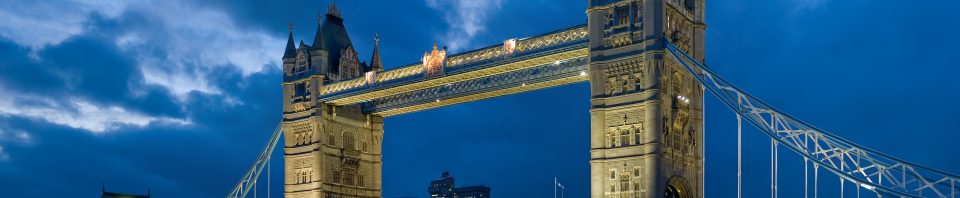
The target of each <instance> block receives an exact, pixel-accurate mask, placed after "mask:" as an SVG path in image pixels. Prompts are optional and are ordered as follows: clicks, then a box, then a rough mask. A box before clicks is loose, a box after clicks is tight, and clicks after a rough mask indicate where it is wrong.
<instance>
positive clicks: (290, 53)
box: [283, 20, 297, 61]
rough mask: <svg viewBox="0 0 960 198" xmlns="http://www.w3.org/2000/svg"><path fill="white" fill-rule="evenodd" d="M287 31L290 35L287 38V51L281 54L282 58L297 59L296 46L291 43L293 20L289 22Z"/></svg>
mask: <svg viewBox="0 0 960 198" xmlns="http://www.w3.org/2000/svg"><path fill="white" fill-rule="evenodd" d="M289 30H290V35H289V36H288V37H287V50H286V51H284V52H283V58H295V57H297V46H295V44H294V43H293V20H290V27H289ZM284 61H286V60H284Z"/></svg>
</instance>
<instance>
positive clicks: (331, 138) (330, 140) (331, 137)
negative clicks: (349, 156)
mask: <svg viewBox="0 0 960 198" xmlns="http://www.w3.org/2000/svg"><path fill="white" fill-rule="evenodd" d="M327 144H329V145H330V146H334V147H335V146H337V136H335V135H333V133H330V134H327Z"/></svg>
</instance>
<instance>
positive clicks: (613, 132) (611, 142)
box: [608, 129, 619, 148]
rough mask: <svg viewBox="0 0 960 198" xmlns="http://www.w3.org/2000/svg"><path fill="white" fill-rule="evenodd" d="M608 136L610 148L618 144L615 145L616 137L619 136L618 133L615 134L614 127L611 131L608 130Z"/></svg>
mask: <svg viewBox="0 0 960 198" xmlns="http://www.w3.org/2000/svg"><path fill="white" fill-rule="evenodd" d="M608 136H609V137H610V148H613V147H617V146H619V145H617V137H619V135H618V134H617V130H616V129H614V130H613V131H610V134H609V135H608Z"/></svg>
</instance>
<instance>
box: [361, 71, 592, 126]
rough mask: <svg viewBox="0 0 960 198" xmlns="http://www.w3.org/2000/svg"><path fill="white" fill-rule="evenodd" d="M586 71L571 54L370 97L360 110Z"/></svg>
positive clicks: (375, 110)
mask: <svg viewBox="0 0 960 198" xmlns="http://www.w3.org/2000/svg"><path fill="white" fill-rule="evenodd" d="M586 71H587V58H586V57H573V58H570V59H565V60H558V61H555V62H551V63H547V64H541V65H538V66H535V67H531V68H526V69H522V70H517V71H512V72H508V73H503V74H498V75H492V76H486V77H481V78H476V79H471V80H466V81H461V82H456V83H451V84H447V85H443V86H437V87H432V88H427V89H420V90H416V91H411V92H406V93H402V94H397V95H392V96H387V97H383V98H379V99H375V100H371V101H369V102H366V103H364V107H363V110H364V112H367V113H372V114H380V113H384V112H386V111H391V110H395V109H401V108H405V107H411V106H416V105H421V104H425V103H432V102H441V101H444V100H447V99H451V98H460V97H466V96H470V95H476V94H481V93H488V92H493V91H496V90H501V89H506V88H511V87H524V86H528V85H534V84H537V83H544V82H550V81H554V80H560V79H564V78H569V77H574V76H585V75H586ZM583 79H586V78H583ZM536 88H543V87H536ZM536 88H534V87H533V86H531V88H530V89H531V90H532V89H536ZM418 110H422V109H418ZM407 112H412V111H404V112H400V113H407ZM387 115H395V114H394V113H393V112H388V113H387Z"/></svg>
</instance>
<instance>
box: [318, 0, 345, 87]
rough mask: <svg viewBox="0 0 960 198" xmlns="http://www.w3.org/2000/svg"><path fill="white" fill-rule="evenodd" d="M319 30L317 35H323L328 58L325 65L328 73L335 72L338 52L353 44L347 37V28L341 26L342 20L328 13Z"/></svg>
mask: <svg viewBox="0 0 960 198" xmlns="http://www.w3.org/2000/svg"><path fill="white" fill-rule="evenodd" d="M321 29H322V31H321V32H318V33H319V34H322V35H323V37H322V39H323V47H324V48H326V49H327V53H329V56H328V57H330V58H328V59H327V63H328V64H327V65H329V66H330V67H329V68H330V69H331V70H332V71H328V72H337V69H338V67H337V66H339V65H340V50H341V49H344V48H346V47H347V46H352V45H353V43H352V42H351V41H350V36H349V35H347V28H346V27H344V26H343V18H340V16H339V15H333V14H329V13H328V14H327V15H326V17H324V20H323V25H322V27H321ZM314 47H319V46H314Z"/></svg>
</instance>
